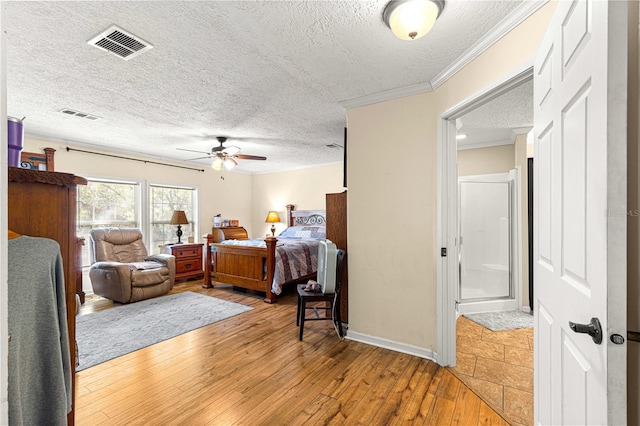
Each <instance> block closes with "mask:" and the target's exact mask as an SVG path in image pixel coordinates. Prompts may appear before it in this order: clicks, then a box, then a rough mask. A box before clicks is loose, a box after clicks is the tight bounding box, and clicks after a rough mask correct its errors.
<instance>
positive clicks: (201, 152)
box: [176, 148, 209, 155]
mask: <svg viewBox="0 0 640 426" xmlns="http://www.w3.org/2000/svg"><path fill="white" fill-rule="evenodd" d="M176 149H177V150H179V151H189V152H197V153H199V154H207V155H209V153H208V152H204V151H195V150H193V149H186V148H176Z"/></svg>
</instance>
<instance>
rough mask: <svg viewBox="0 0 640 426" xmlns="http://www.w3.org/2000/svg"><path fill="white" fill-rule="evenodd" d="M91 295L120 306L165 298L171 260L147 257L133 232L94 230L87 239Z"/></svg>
mask: <svg viewBox="0 0 640 426" xmlns="http://www.w3.org/2000/svg"><path fill="white" fill-rule="evenodd" d="M89 255H90V257H91V269H90V270H89V277H90V278H91V286H92V287H93V292H94V293H95V294H97V295H100V296H102V297H106V298H107V299H111V300H114V301H116V302H120V303H129V302H137V301H139V300H143V299H150V298H152V297H156V296H161V295H163V294H166V293H167V292H169V290H171V289H172V288H173V283H174V281H175V277H176V261H175V257H174V256H172V255H169V254H157V255H154V256H149V255H148V252H147V248H146V247H145V246H144V243H143V242H142V232H140V230H139V229H134V228H107V229H94V230H92V231H91V233H90V237H89Z"/></svg>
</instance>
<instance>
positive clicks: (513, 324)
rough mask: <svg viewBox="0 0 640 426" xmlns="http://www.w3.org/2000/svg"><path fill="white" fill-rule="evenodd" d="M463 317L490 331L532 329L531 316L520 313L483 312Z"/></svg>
mask: <svg viewBox="0 0 640 426" xmlns="http://www.w3.org/2000/svg"><path fill="white" fill-rule="evenodd" d="M463 316H464V317H466V318H469V319H470V320H471V321H473V322H475V323H478V324H480V325H482V326H484V327H486V328H488V329H489V330H491V331H504V330H514V329H516V328H531V327H533V315H531V314H528V313H526V312H522V311H504V312H483V313H480V314H464V315H463Z"/></svg>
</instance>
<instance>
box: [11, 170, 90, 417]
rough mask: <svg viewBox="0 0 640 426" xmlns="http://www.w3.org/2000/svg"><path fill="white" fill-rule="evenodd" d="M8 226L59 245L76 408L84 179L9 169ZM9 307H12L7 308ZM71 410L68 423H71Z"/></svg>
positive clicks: (69, 175)
mask: <svg viewBox="0 0 640 426" xmlns="http://www.w3.org/2000/svg"><path fill="white" fill-rule="evenodd" d="M8 174H9V176H8V181H9V194H8V222H9V223H8V227H9V229H10V230H11V231H14V232H17V233H18V234H21V235H28V236H31V237H43V238H49V239H52V240H55V241H57V242H58V244H59V245H60V252H61V255H62V262H63V267H64V280H65V293H66V304H67V323H68V329H69V343H70V345H71V348H70V354H71V370H72V386H73V389H74V391H73V399H72V401H73V405H72V407H75V362H76V359H75V355H76V351H75V336H76V321H75V314H76V277H77V274H78V270H79V269H80V267H81V265H79V264H78V255H77V250H78V240H77V237H76V208H77V207H76V200H77V194H76V186H77V185H86V184H87V181H86V179H84V178H81V177H78V176H74V175H72V174H68V173H57V172H47V171H40V170H30V169H20V168H16V167H9V168H8ZM9 309H11V307H9ZM74 420H75V419H74V411H73V410H72V411H71V413H69V416H68V424H69V425H73V424H74Z"/></svg>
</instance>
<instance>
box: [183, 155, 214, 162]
mask: <svg viewBox="0 0 640 426" xmlns="http://www.w3.org/2000/svg"><path fill="white" fill-rule="evenodd" d="M205 158H211V156H210V155H207V156H206V157H197V158H187V159H186V160H184V161H195V160H203V159H205Z"/></svg>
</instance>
